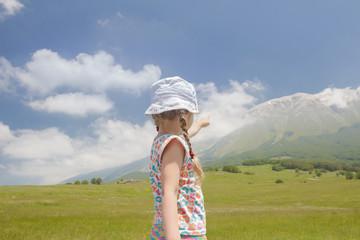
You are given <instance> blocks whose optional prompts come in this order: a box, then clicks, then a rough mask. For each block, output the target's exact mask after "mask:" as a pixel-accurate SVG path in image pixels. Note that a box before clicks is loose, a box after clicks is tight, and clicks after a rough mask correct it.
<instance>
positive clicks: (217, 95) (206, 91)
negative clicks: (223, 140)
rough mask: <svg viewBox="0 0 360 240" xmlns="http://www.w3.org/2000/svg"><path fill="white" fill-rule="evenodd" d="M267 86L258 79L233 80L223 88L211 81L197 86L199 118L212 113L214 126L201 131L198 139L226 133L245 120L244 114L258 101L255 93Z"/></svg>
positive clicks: (242, 123) (239, 125) (215, 136)
mask: <svg viewBox="0 0 360 240" xmlns="http://www.w3.org/2000/svg"><path fill="white" fill-rule="evenodd" d="M264 89H265V88H264V86H263V85H262V84H261V82H260V81H259V80H256V79H255V80H254V81H246V82H243V83H240V82H238V81H234V80H230V81H229V87H228V88H225V89H222V90H219V89H218V87H217V86H216V85H215V84H214V83H211V82H210V83H206V84H199V85H198V86H197V92H198V98H199V105H200V108H201V114H200V116H199V118H201V117H204V116H206V115H207V114H211V127H209V128H208V129H206V130H205V131H204V133H201V135H200V136H201V137H200V138H199V140H203V139H209V138H219V137H223V136H225V135H226V134H228V133H230V132H231V131H234V130H235V129H237V128H239V127H241V126H242V125H244V124H246V123H247V122H246V120H245V119H244V116H245V114H246V113H247V112H248V110H249V109H250V108H251V107H253V106H255V104H256V103H257V101H258V99H257V98H256V97H255V96H254V95H252V94H256V93H259V92H261V91H263V90H264ZM250 93H252V94H250Z"/></svg>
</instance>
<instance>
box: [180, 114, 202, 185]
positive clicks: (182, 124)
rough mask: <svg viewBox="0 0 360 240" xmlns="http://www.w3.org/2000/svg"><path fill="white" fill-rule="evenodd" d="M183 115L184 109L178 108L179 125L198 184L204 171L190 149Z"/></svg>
mask: <svg viewBox="0 0 360 240" xmlns="http://www.w3.org/2000/svg"><path fill="white" fill-rule="evenodd" d="M184 115H185V110H179V121H180V127H181V129H182V130H183V136H184V138H185V141H186V143H187V144H188V146H189V151H190V155H191V158H192V159H193V169H194V172H195V173H196V176H197V179H196V184H198V185H200V184H201V182H202V180H203V178H204V172H203V170H202V167H201V164H200V161H199V159H198V158H197V157H196V156H194V153H193V151H192V147H191V142H190V138H189V134H188V131H187V130H186V119H185V118H184Z"/></svg>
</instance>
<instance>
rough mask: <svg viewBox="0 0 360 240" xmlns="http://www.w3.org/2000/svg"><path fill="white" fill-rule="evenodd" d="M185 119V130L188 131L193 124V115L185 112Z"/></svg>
mask: <svg viewBox="0 0 360 240" xmlns="http://www.w3.org/2000/svg"><path fill="white" fill-rule="evenodd" d="M185 117H186V130H189V128H190V127H191V125H192V124H193V122H194V113H192V112H186V113H185Z"/></svg>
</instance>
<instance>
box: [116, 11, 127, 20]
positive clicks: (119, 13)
mask: <svg viewBox="0 0 360 240" xmlns="http://www.w3.org/2000/svg"><path fill="white" fill-rule="evenodd" d="M116 16H118V17H119V18H122V19H125V17H124V15H122V14H121V12H119V11H117V13H116Z"/></svg>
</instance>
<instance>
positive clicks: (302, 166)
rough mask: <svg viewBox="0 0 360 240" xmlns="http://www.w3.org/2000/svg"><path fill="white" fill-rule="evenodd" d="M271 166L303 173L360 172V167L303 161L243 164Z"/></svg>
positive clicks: (275, 168) (246, 163) (246, 162)
mask: <svg viewBox="0 0 360 240" xmlns="http://www.w3.org/2000/svg"><path fill="white" fill-rule="evenodd" d="M266 164H270V165H273V166H274V169H273V170H275V171H276V170H279V169H281V168H283V169H299V170H302V171H312V170H314V169H325V170H327V171H329V172H335V171H341V170H343V171H349V172H355V173H358V172H360V167H359V166H349V165H345V164H338V163H333V162H326V161H322V162H313V161H302V160H294V159H284V160H276V159H249V160H246V161H244V162H243V165H245V166H256V165H266Z"/></svg>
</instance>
